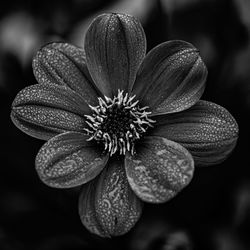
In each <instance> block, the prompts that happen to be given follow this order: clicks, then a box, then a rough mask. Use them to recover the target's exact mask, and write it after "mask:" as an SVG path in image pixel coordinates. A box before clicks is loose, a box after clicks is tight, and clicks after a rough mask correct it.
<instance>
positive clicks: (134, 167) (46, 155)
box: [11, 13, 238, 237]
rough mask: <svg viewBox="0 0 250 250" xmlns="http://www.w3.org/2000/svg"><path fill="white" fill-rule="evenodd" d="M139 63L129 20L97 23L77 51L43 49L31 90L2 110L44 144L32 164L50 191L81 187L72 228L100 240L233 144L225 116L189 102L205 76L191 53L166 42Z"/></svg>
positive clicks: (108, 17)
mask: <svg viewBox="0 0 250 250" xmlns="http://www.w3.org/2000/svg"><path fill="white" fill-rule="evenodd" d="M145 54H146V39H145V34H144V31H143V28H142V26H141V24H140V23H139V22H138V20H137V19H135V18H134V17H132V16H129V15H126V14H114V13H110V14H103V15H100V16H98V17H97V18H96V19H95V20H94V21H93V22H92V24H91V25H90V27H89V29H88V31H87V33H86V37H85V44H84V50H83V49H81V48H77V47H75V46H73V45H70V44H67V43H51V44H48V45H46V46H45V47H43V48H41V50H40V51H38V53H37V54H36V56H35V57H34V60H33V69H34V75H35V77H36V79H37V81H38V84H36V85H32V86H29V87H27V88H25V89H23V90H22V91H20V92H19V93H18V94H17V96H16V98H15V100H14V102H13V105H12V113H11V118H12V121H13V122H14V124H15V125H16V126H17V127H18V128H19V129H21V130H22V131H23V132H25V133H27V134H29V135H31V136H33V137H36V138H38V139H43V140H48V141H47V142H46V143H45V144H44V145H43V146H42V148H41V149H40V151H39V152H38V155H37V157H36V170H37V172H38V175H39V177H40V179H41V180H42V181H43V182H44V183H45V184H47V185H49V186H51V187H55V188H71V187H75V186H79V185H83V184H85V185H83V186H82V191H81V195H80V198H79V213H80V217H81V220H82V223H83V224H84V225H85V226H86V228H87V229H88V230H90V231H91V232H92V233H95V234H98V235H100V236H103V237H110V236H114V235H121V234H124V233H126V232H128V231H129V230H130V229H131V228H132V227H133V226H134V224H135V223H136V222H137V220H138V219H139V217H140V215H141V211H142V201H145V202H151V203H162V202H166V201H168V200H169V199H171V198H173V197H174V196H175V195H176V194H177V193H178V192H179V191H181V190H182V189H183V188H184V187H185V186H187V184H188V183H189V182H190V181H191V179H192V176H193V171H194V162H195V164H196V165H201V166H205V165H211V164H217V163H219V162H221V161H222V160H224V159H225V158H226V157H227V156H228V155H229V153H230V152H231V151H232V149H233V148H234V146H235V144H236V141H237V137H238V126H237V123H236V121H235V120H234V118H233V117H232V116H231V115H230V113H229V112H228V111H227V110H225V109H224V108H222V107H221V106H219V105H216V104H214V103H211V102H207V101H201V100H199V99H200V97H201V95H202V93H203V91H204V87H205V80H206V77H207V69H206V67H205V65H204V63H203V61H202V59H201V57H200V56H199V53H198V50H197V49H196V48H195V47H194V46H193V45H191V44H190V43H187V42H184V41H169V42H165V43H162V44H160V45H158V46H157V47H155V48H153V49H152V50H151V51H150V52H149V53H148V54H147V55H145Z"/></svg>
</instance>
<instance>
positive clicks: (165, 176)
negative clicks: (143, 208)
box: [125, 136, 194, 203]
mask: <svg viewBox="0 0 250 250" xmlns="http://www.w3.org/2000/svg"><path fill="white" fill-rule="evenodd" d="M125 167H126V173H127V177H128V181H129V184H130V186H131V188H132V189H133V191H134V192H135V193H136V195H137V196H138V197H139V198H141V199H142V200H143V201H146V202H153V203H161V202H166V201H168V200H169V199H171V198H172V197H174V196H175V195H176V194H177V193H178V192H179V191H180V190H181V189H183V188H184V187H185V186H186V185H187V184H188V183H189V182H190V180H191V179H192V176H193V171H194V162H193V159H192V156H191V155H190V154H189V152H188V151H187V150H186V149H185V148H183V147H182V146H181V145H180V144H177V143H175V142H172V141H169V140H167V139H165V138H163V137H156V136H152V137H145V139H144V141H143V142H142V145H140V148H139V149H137V153H136V154H135V155H130V154H127V155H126V158H125Z"/></svg>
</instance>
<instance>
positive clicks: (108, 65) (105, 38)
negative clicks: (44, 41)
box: [85, 13, 146, 97]
mask: <svg viewBox="0 0 250 250" xmlns="http://www.w3.org/2000/svg"><path fill="white" fill-rule="evenodd" d="M85 52H86V59H87V65H88V69H89V72H90V74H91V76H92V78H93V80H94V81H95V83H96V85H97V87H98V88H99V89H100V90H101V91H102V93H103V94H105V95H106V96H109V97H111V96H113V95H116V94H117V90H118V89H122V90H125V91H126V92H127V90H128V89H131V87H132V84H133V83H134V80H135V76H136V72H137V69H138V68H139V65H140V64H141V62H142V60H143V58H144V56H145V52H146V39H145V34H144V31H143V28H142V26H141V24H140V23H139V21H138V20H137V19H135V18H134V17H132V16H129V15H126V14H114V13H110V14H103V15H100V16H98V17H97V18H96V19H95V20H94V21H93V22H92V24H91V25H90V27H89V29H88V31H87V33H86V37H85Z"/></svg>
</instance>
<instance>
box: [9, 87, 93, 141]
mask: <svg viewBox="0 0 250 250" xmlns="http://www.w3.org/2000/svg"><path fill="white" fill-rule="evenodd" d="M88 112H89V107H88V105H87V104H86V102H84V101H83V99H82V97H81V96H80V95H79V94H78V93H76V92H74V91H73V90H71V89H69V88H68V87H65V86H58V85H52V84H36V85H32V86H29V87H27V88H25V89H23V90H22V91H20V92H19V93H18V94H17V96H16V98H15V100H14V101H13V104H12V112H11V118H12V121H13V122H14V124H15V125H16V126H17V127H18V128H19V129H21V130H22V131H23V132H25V133H27V134H28V135H31V136H34V137H36V138H38V139H45V140H47V139H49V138H51V137H53V136H55V135H56V134H58V133H63V132H65V131H82V130H83V128H84V127H85V122H84V118H83V116H84V114H86V113H88Z"/></svg>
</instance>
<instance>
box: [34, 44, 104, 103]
mask: <svg viewBox="0 0 250 250" xmlns="http://www.w3.org/2000/svg"><path fill="white" fill-rule="evenodd" d="M33 71H34V75H35V77H36V79H37V81H38V82H39V83H41V84H44V83H49V84H57V85H62V86H67V87H68V88H70V89H72V90H74V91H75V92H77V93H79V94H80V95H81V96H82V97H83V99H84V100H85V101H86V102H87V103H89V104H91V105H95V104H97V97H98V96H99V95H100V93H99V91H98V90H97V89H96V88H95V85H94V84H93V81H92V79H91V77H90V74H89V72H88V68H87V66H86V59H85V53H84V51H83V49H81V48H78V47H75V46H73V45H70V44H67V43H50V44H48V45H46V46H44V47H42V48H41V49H40V50H39V51H38V52H37V54H36V55H35V57H34V59H33Z"/></svg>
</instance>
